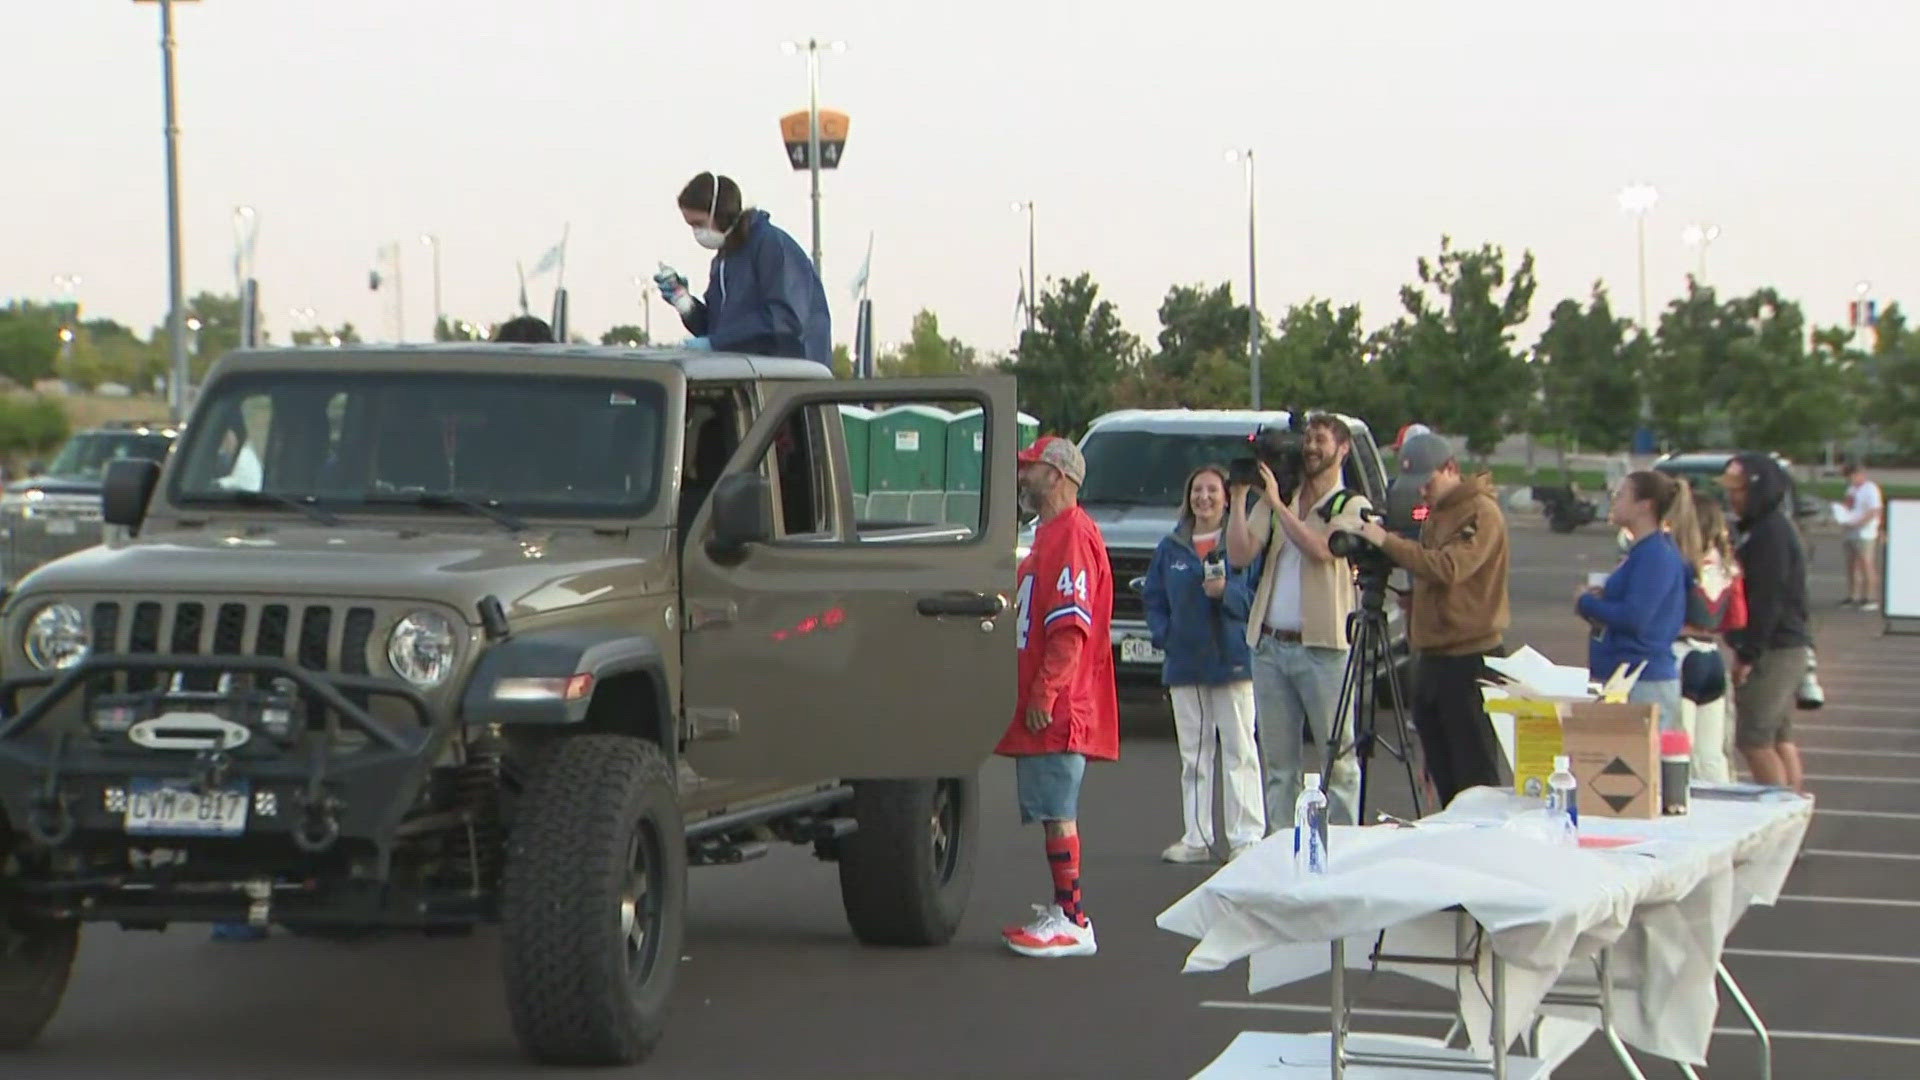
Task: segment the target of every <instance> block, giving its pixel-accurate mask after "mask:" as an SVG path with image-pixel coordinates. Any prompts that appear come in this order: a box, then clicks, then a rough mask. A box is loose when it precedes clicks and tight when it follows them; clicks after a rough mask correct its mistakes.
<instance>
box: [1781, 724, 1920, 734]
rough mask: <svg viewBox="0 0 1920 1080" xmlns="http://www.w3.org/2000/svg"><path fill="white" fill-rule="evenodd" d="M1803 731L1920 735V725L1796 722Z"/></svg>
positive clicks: (1797, 728) (1797, 729)
mask: <svg viewBox="0 0 1920 1080" xmlns="http://www.w3.org/2000/svg"><path fill="white" fill-rule="evenodd" d="M1793 730H1794V731H1796V732H1801V731H1848V732H1852V731H1857V732H1860V733H1861V734H1863V735H1920V727H1877V726H1875V725H1873V724H1795V725H1793Z"/></svg>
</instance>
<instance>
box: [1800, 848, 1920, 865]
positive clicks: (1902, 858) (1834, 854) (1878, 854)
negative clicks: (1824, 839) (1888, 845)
mask: <svg viewBox="0 0 1920 1080" xmlns="http://www.w3.org/2000/svg"><path fill="white" fill-rule="evenodd" d="M1800 853H1801V854H1802V855H1818V856H1820V857H1821V858H1824V859H1891V860H1893V861H1895V862H1920V855H1908V854H1905V853H1904V852H1898V851H1838V850H1835V849H1833V848H1802V849H1801V851H1800Z"/></svg>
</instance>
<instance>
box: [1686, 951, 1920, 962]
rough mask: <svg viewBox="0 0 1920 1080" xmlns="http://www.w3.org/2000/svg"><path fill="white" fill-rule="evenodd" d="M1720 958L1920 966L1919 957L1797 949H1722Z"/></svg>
mask: <svg viewBox="0 0 1920 1080" xmlns="http://www.w3.org/2000/svg"><path fill="white" fill-rule="evenodd" d="M1720 954H1721V955H1722V956H1751V957H1753V958H1755V959H1757V960H1836V961H1844V962H1848V963H1856V964H1920V956H1870V955H1868V954H1866V953H1843V952H1801V951H1799V950H1797V949H1722V950H1721V952H1720Z"/></svg>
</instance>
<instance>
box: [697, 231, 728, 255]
mask: <svg viewBox="0 0 1920 1080" xmlns="http://www.w3.org/2000/svg"><path fill="white" fill-rule="evenodd" d="M693 242H694V243H696V244H699V245H700V246H701V247H703V248H706V249H707V250H708V251H719V250H720V245H722V244H724V243H726V242H727V234H726V233H723V232H721V231H720V230H718V229H712V228H708V227H707V226H705V225H702V226H700V227H699V228H697V229H695V230H693Z"/></svg>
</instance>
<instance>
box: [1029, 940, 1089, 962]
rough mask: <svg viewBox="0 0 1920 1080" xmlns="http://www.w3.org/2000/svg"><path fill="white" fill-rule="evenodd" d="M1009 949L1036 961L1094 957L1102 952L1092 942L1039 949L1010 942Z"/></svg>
mask: <svg viewBox="0 0 1920 1080" xmlns="http://www.w3.org/2000/svg"><path fill="white" fill-rule="evenodd" d="M1007 948H1009V949H1012V950H1013V951H1014V952H1016V953H1019V954H1020V955H1021V956H1030V957H1033V958H1034V959H1036V960H1051V959H1053V958H1055V957H1061V956H1092V955H1093V954H1094V953H1097V952H1099V951H1100V946H1099V945H1098V944H1097V943H1095V942H1091V941H1089V942H1085V943H1084V944H1079V945H1050V946H1046V947H1044V948H1038V949H1036V948H1034V947H1032V946H1030V945H1015V944H1014V943H1013V942H1011V941H1009V942H1007Z"/></svg>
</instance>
